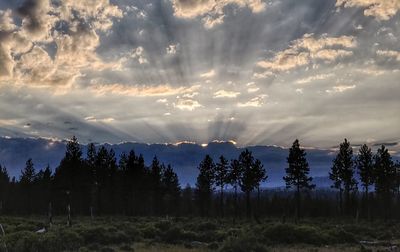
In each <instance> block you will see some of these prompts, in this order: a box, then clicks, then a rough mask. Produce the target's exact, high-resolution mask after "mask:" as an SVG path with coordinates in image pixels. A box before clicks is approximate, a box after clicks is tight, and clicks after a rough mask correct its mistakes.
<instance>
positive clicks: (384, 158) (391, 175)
mask: <svg viewBox="0 0 400 252" xmlns="http://www.w3.org/2000/svg"><path fill="white" fill-rule="evenodd" d="M374 162H375V164H374V168H375V191H376V194H377V195H378V197H379V198H380V199H381V201H382V206H383V213H384V217H385V219H386V218H388V217H389V216H388V214H389V210H390V207H391V200H392V196H393V194H394V193H395V192H396V189H397V185H396V168H395V166H394V163H393V161H392V157H391V156H390V153H389V150H388V149H387V148H386V147H385V146H384V145H382V146H381V148H379V149H378V151H377V153H376V155H375V157H374Z"/></svg>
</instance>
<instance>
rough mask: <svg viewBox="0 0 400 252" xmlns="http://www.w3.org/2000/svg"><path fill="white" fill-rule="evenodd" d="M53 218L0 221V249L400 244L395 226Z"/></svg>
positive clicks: (230, 250) (228, 251)
mask: <svg viewBox="0 0 400 252" xmlns="http://www.w3.org/2000/svg"><path fill="white" fill-rule="evenodd" d="M54 220H55V222H54V224H53V225H52V227H51V228H48V227H47V224H46V221H45V218H44V217H29V218H22V217H0V224H2V225H3V228H4V231H5V234H6V235H5V236H4V237H1V238H0V251H4V250H5V246H6V247H7V249H8V251H10V252H11V251H40V252H42V251H43V252H46V251H178V252H179V251H192V252H197V251H224V252H241V251H254V252H258V251H259V252H264V251H336V250H341V251H360V250H361V251H370V250H371V251H372V250H374V249H375V250H376V249H378V246H376V247H373V246H371V245H370V244H369V245H360V243H359V242H360V241H381V243H380V244H388V245H383V246H382V245H379V246H380V248H381V249H385V246H386V247H389V246H391V244H394V243H396V241H398V240H400V224H398V223H397V222H385V223H384V222H380V221H376V222H373V223H368V222H360V223H354V222H353V221H351V220H333V219H328V220H326V219H306V220H303V221H301V223H299V224H295V223H290V222H289V223H281V222H280V221H279V220H276V219H263V220H262V221H261V223H256V222H252V221H246V220H239V221H237V222H236V223H235V224H234V223H233V222H232V219H224V220H218V219H201V218H183V217H182V218H172V219H166V218H153V217H146V218H145V217H143V218H135V217H99V218H95V220H93V221H92V220H91V219H90V218H83V217H81V218H74V219H73V225H72V227H67V226H66V219H65V217H56V218H54ZM43 227H46V228H47V230H46V232H44V233H37V232H36V231H37V230H40V229H42V228H43ZM382 242H383V243H382ZM372 245H373V244H372Z"/></svg>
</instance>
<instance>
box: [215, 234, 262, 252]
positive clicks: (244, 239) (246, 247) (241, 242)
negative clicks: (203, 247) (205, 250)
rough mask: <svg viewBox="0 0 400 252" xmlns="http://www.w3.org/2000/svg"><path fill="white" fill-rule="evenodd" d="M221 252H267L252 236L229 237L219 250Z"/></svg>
mask: <svg viewBox="0 0 400 252" xmlns="http://www.w3.org/2000/svg"><path fill="white" fill-rule="evenodd" d="M220 251H222V252H248V251H253V252H266V251H268V250H267V249H266V248H265V247H264V245H262V244H260V243H259V242H258V241H257V240H256V239H255V237H254V236H250V235H248V234H246V235H241V236H239V237H237V238H233V237H230V238H229V239H227V240H226V241H225V242H224V243H223V245H222V248H221V250H220Z"/></svg>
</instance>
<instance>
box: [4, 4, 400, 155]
mask: <svg viewBox="0 0 400 252" xmlns="http://www.w3.org/2000/svg"><path fill="white" fill-rule="evenodd" d="M397 3H398V1H390V0H388V1H376V0H375V1H373V0H368V1H367V0H364V1H362V0H340V1H338V0H324V1H322V0H307V1H293V0H279V1H270V0H221V1H216V0H198V1H197V0H196V1H195V0H164V1H159V0H146V1H141V0H134V1H122V0H113V1H111V0H89V1H75V0H65V1H64V0H63V1H59V0H19V1H0V108H1V109H0V137H1V136H9V137H45V138H57V139H66V138H70V137H71V136H72V135H76V136H77V137H78V138H79V140H80V141H82V142H83V143H86V142H89V141H96V142H109V143H116V142H120V141H136V142H145V143H160V142H163V143H165V142H167V143H173V142H177V141H185V140H186V141H194V142H197V143H208V142H210V141H212V140H219V141H228V140H230V139H235V141H237V143H238V145H239V146H245V145H257V144H263V145H265V144H267V145H277V146H287V145H288V144H290V143H292V142H293V139H295V138H299V139H302V142H303V143H304V145H306V146H314V147H323V148H330V147H331V146H333V145H336V144H337V142H338V141H340V140H341V139H343V137H348V138H349V139H350V140H351V141H352V142H354V143H357V144H361V143H364V142H365V141H366V139H374V143H375V142H376V143H379V142H400V139H399V135H400V132H399V128H398V127H397V125H400V118H399V117H398V111H399V108H400V102H399V99H398V93H400V86H399V85H398V80H399V79H400V71H399V69H400V60H399V59H400V57H399V52H400V46H399V41H400V30H399V22H400V20H399V12H398V4H397ZM266 94H268V97H267V96H266ZM366 107H367V108H368V110H366V109H365V108H366ZM350 111H351V113H350ZM376 115H379V118H377V117H376ZM337 118H341V120H337ZM377 129H385V130H377ZM374 143H371V144H374ZM394 146H395V147H393V149H396V148H397V149H399V146H400V145H394ZM396 146H397V147H396Z"/></svg>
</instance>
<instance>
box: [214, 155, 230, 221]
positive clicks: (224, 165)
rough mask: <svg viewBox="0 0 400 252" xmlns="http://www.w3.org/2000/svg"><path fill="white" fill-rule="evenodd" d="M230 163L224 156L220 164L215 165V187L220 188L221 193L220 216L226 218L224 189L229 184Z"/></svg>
mask: <svg viewBox="0 0 400 252" xmlns="http://www.w3.org/2000/svg"><path fill="white" fill-rule="evenodd" d="M228 169H229V162H228V160H227V159H226V158H225V157H224V156H222V155H221V156H220V157H219V162H218V163H217V164H216V165H215V185H216V187H219V190H220V191H219V193H220V196H219V197H220V198H219V200H220V205H219V206H220V214H221V217H223V216H224V187H225V185H226V184H227V183H228V182H229V170H228Z"/></svg>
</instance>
